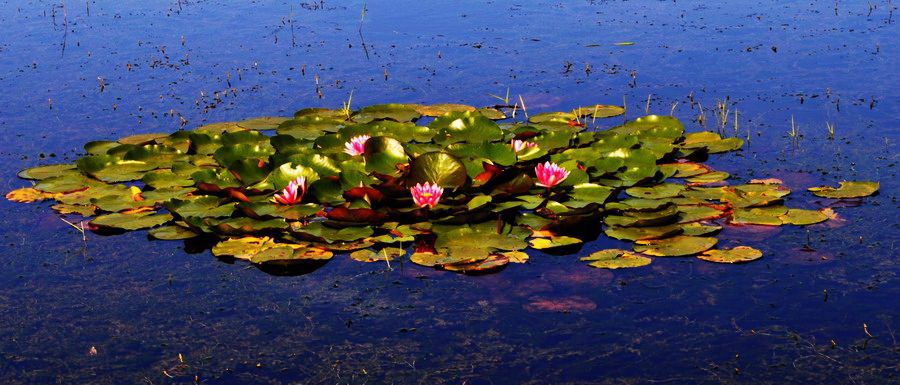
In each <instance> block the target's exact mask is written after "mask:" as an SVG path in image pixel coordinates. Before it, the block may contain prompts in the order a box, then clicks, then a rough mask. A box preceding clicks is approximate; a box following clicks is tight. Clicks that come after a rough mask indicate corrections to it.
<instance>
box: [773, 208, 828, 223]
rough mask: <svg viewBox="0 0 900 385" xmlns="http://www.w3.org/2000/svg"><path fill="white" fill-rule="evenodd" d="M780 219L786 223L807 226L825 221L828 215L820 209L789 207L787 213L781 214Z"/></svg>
mask: <svg viewBox="0 0 900 385" xmlns="http://www.w3.org/2000/svg"><path fill="white" fill-rule="evenodd" d="M779 219H781V221H782V223H784V224H791V225H797V226H806V225H812V224H815V223H820V222H825V221H827V220H828V215H826V214H825V213H823V212H822V211H819V210H802V209H788V211H787V213H785V214H783V215H780V216H779Z"/></svg>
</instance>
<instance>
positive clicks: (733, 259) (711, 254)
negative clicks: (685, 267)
mask: <svg viewBox="0 0 900 385" xmlns="http://www.w3.org/2000/svg"><path fill="white" fill-rule="evenodd" d="M697 258H700V259H702V260H704V261H710V262H716V263H743V262H750V261H755V260H757V259H760V258H762V252H761V251H759V250H757V249H754V248H752V247H747V246H737V247H735V248H733V249H721V250H719V249H716V250H707V251H705V252H704V253H703V254H700V255H698V256H697Z"/></svg>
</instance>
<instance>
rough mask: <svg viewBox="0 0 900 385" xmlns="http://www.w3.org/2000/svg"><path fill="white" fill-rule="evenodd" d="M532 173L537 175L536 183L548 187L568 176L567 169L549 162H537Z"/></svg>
mask: <svg viewBox="0 0 900 385" xmlns="http://www.w3.org/2000/svg"><path fill="white" fill-rule="evenodd" d="M534 173H535V175H537V179H538V183H537V185H538V186H541V187H546V188H548V189H549V188H551V187H553V186H556V185H558V184H559V183H560V182H562V181H563V180H565V179H566V178H568V177H569V170H566V169H565V168H563V167H560V166H559V165H558V164H556V163H550V162H544V163H538V165H537V167H535V168H534Z"/></svg>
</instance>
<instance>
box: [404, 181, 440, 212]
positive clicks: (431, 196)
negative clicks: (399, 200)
mask: <svg viewBox="0 0 900 385" xmlns="http://www.w3.org/2000/svg"><path fill="white" fill-rule="evenodd" d="M409 192H410V193H411V194H412V198H413V202H415V203H416V205H417V206H419V207H426V206H429V207H434V206H436V205H437V203H438V201H439V200H441V195H442V194H444V189H443V188H441V187H440V186H438V185H437V184H431V183H428V182H425V184H421V183H416V185H415V186H413V187H410V189H409Z"/></svg>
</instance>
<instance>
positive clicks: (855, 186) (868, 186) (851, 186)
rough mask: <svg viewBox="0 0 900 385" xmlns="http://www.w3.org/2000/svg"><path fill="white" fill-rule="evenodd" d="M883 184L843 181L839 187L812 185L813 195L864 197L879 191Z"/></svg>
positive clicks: (824, 196)
mask: <svg viewBox="0 0 900 385" xmlns="http://www.w3.org/2000/svg"><path fill="white" fill-rule="evenodd" d="M879 187H881V184H880V183H878V182H841V184H840V186H838V187H837V188H834V187H829V186H822V187H810V188H809V191H810V192H812V193H813V195H816V196H820V197H823V198H835V199H847V198H862V197H867V196H869V195H872V194H874V193H876V192H878V188H879Z"/></svg>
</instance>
